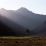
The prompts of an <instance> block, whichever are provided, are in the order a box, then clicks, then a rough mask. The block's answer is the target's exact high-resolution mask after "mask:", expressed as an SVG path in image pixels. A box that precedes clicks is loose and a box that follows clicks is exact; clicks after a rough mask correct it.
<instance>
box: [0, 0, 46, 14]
mask: <svg viewBox="0 0 46 46" xmlns="http://www.w3.org/2000/svg"><path fill="white" fill-rule="evenodd" d="M20 7H25V8H27V9H28V10H30V11H32V12H35V13H39V14H46V0H0V8H5V9H7V10H17V9H19V8H20Z"/></svg>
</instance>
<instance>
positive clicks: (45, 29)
mask: <svg viewBox="0 0 46 46" xmlns="http://www.w3.org/2000/svg"><path fill="white" fill-rule="evenodd" d="M34 31H35V34H37V35H46V21H45V22H44V23H43V24H42V25H41V26H40V27H38V28H36V29H35V30H34Z"/></svg>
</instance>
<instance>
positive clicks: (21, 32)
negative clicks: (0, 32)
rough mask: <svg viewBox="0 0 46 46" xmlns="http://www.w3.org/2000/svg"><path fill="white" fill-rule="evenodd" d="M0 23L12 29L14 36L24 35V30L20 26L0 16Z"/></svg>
mask: <svg viewBox="0 0 46 46" xmlns="http://www.w3.org/2000/svg"><path fill="white" fill-rule="evenodd" d="M0 21H1V22H2V23H4V24H5V25H6V26H7V27H9V28H11V29H13V32H15V33H16V35H18V36H20V35H25V30H26V28H24V27H22V26H20V25H19V24H17V23H15V22H13V21H11V20H10V19H8V18H6V17H3V16H0ZM2 29H3V28H2ZM5 29H6V28H5Z"/></svg>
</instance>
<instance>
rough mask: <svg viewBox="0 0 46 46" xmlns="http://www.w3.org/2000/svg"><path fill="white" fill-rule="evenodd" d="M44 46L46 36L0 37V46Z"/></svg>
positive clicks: (45, 44) (45, 45)
mask: <svg viewBox="0 0 46 46" xmlns="http://www.w3.org/2000/svg"><path fill="white" fill-rule="evenodd" d="M3 45H4V46H46V37H33V36H32V37H26V36H25V37H15V36H3V37H0V46H3Z"/></svg>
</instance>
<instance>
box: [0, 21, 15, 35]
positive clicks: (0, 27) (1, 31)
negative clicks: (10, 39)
mask: <svg viewBox="0 0 46 46" xmlns="http://www.w3.org/2000/svg"><path fill="white" fill-rule="evenodd" d="M13 35H15V36H16V33H15V32H13V29H11V28H10V27H8V26H6V25H5V24H4V23H2V22H1V21H0V36H13Z"/></svg>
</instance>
